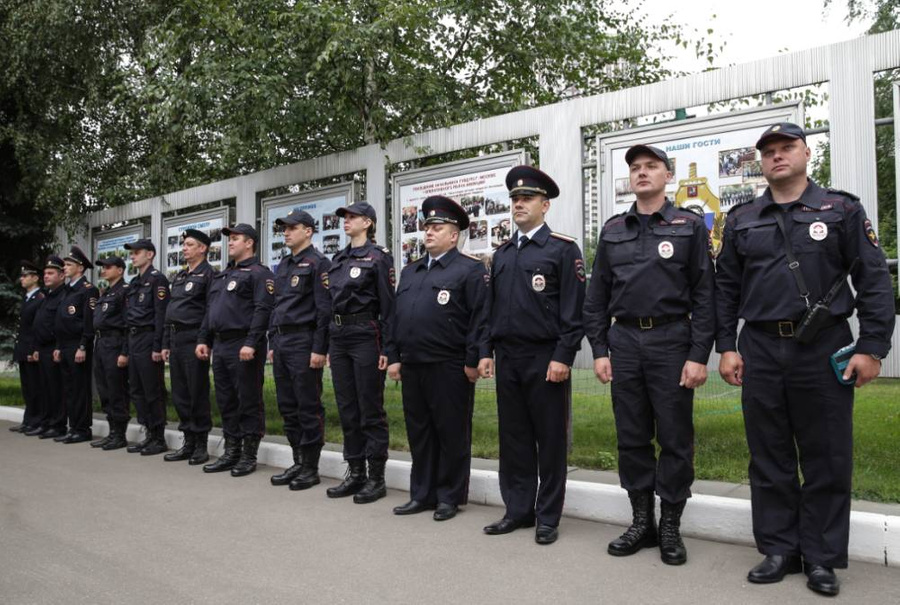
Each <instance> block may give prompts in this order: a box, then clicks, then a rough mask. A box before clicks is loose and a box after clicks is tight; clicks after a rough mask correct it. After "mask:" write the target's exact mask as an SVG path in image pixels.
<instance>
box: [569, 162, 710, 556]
mask: <svg viewBox="0 0 900 605" xmlns="http://www.w3.org/2000/svg"><path fill="white" fill-rule="evenodd" d="M625 161H626V162H627V163H628V166H629V178H630V180H631V187H632V189H633V191H634V192H635V194H636V195H637V201H636V202H635V203H634V204H633V205H632V207H631V209H630V210H629V211H628V212H624V213H622V214H618V215H616V216H614V217H612V218H610V219H609V221H607V222H606V224H605V225H604V226H603V229H602V230H601V232H600V238H599V241H598V243H597V255H596V257H595V260H594V268H593V271H592V276H591V284H590V287H589V289H588V293H587V299H586V300H585V303H584V314H583V316H584V327H585V332H586V334H587V337H588V341H589V342H590V344H591V349H592V350H593V354H594V358H595V359H594V372H595V374H596V375H597V377H598V378H599V380H600V381H601V382H603V383H608V382H609V381H610V380H612V378H613V376H615V379H614V380H612V401H613V411H614V413H615V421H616V433H617V435H618V444H619V478H620V481H621V483H622V487H623V488H625V489H626V490H627V491H628V498H629V500H630V501H631V508H632V519H633V522H632V525H631V527H629V528H628V530H627V531H626V532H625V533H624V534H623V535H622V536H621V537H619V538H617V539H616V540H613V541H612V542H611V543H610V544H609V546H608V548H607V551H608V552H609V554H611V555H615V556H624V555H631V554H634V553H635V552H637V551H638V550H640V549H641V548H644V547H649V546H656V545H657V543H658V544H659V547H660V558H661V559H662V561H663V563H667V564H669V565H679V564H682V563H684V562H685V561H686V560H687V552H686V550H685V547H684V543H683V541H682V539H681V533H680V520H681V515H682V511H683V510H684V506H685V503H686V501H687V498H688V497H689V496H690V494H691V491H690V488H691V484H692V483H693V479H694V465H693V457H694V445H693V444H694V425H693V405H694V389H695V388H696V387H698V386H700V385H702V384H703V383H704V382H705V381H706V362H707V360H708V358H709V352H710V350H711V349H712V345H713V338H714V335H715V313H714V311H715V309H714V305H713V291H714V282H713V273H714V269H713V264H712V259H711V258H710V255H709V233H708V232H707V230H706V224H705V223H704V221H703V218H702V217H700V216H697V215H696V214H694V213H693V212H691V211H689V210H685V209H681V208H678V207H676V206H674V205H673V204H672V202H671V201H669V200H668V199H666V192H665V188H666V182H667V181H668V178H669V177H670V176H671V164H670V162H669V158H668V156H667V155H666V153H665V152H664V151H663V150H662V149H659V148H658V147H653V146H650V145H635V146H633V147H631V148H630V149H628V151H627V152H626V153H625ZM613 318H615V323H613V321H612V320H613ZM654 437H655V439H656V442H657V443H658V444H659V446H660V454H659V460H657V458H656V450H655V448H654V444H653V439H654ZM655 495H658V496H659V497H660V500H661V508H662V511H661V515H660V525H659V531H657V528H656V517H655V514H654V508H655V501H656V500H655Z"/></svg>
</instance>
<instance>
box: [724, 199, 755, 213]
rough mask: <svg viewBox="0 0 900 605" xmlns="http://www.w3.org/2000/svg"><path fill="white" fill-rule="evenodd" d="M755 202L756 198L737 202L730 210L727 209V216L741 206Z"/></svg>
mask: <svg viewBox="0 0 900 605" xmlns="http://www.w3.org/2000/svg"><path fill="white" fill-rule="evenodd" d="M756 200H757V198H754V199H752V200H746V201H743V202H738V203H737V204H735V205H734V206H732V207H731V208H729V209H728V214H731V213H732V212H734V211H735V210H737V209H738V208H740V207H741V206H746V205H747V204H752V203H753V202H755V201H756Z"/></svg>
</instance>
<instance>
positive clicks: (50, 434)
mask: <svg viewBox="0 0 900 605" xmlns="http://www.w3.org/2000/svg"><path fill="white" fill-rule="evenodd" d="M65 435H66V434H65V433H64V432H62V431H61V430H59V429H54V428H49V429H47V430H46V431H44V432H43V433H41V439H56V438H57V437H60V436H63V437H64V436H65Z"/></svg>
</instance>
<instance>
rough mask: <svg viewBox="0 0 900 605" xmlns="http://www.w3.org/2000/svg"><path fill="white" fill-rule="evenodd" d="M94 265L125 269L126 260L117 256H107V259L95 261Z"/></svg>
mask: <svg viewBox="0 0 900 605" xmlns="http://www.w3.org/2000/svg"><path fill="white" fill-rule="evenodd" d="M94 264H95V265H97V266H98V267H119V268H120V269H124V268H125V260H124V259H122V258H120V257H118V256H116V255H115V254H114V255H112V256H107V257H106V258H98V259H97V260H95V261H94Z"/></svg>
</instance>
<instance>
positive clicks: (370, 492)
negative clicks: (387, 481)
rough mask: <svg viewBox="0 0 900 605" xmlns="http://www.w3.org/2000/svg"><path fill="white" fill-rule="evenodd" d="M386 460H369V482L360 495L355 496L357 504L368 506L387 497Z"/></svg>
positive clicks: (354, 499)
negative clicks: (385, 480) (385, 482)
mask: <svg viewBox="0 0 900 605" xmlns="http://www.w3.org/2000/svg"><path fill="white" fill-rule="evenodd" d="M385 464H387V460H385V459H384V458H371V459H370V460H369V480H368V481H366V485H365V487H363V488H362V489H361V490H359V493H358V494H356V495H355V496H353V501H354V502H356V503H357V504H368V503H369V502H375V501H376V500H380V499H382V498H384V497H385V496H387V488H386V487H385V485H384V465H385Z"/></svg>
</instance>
